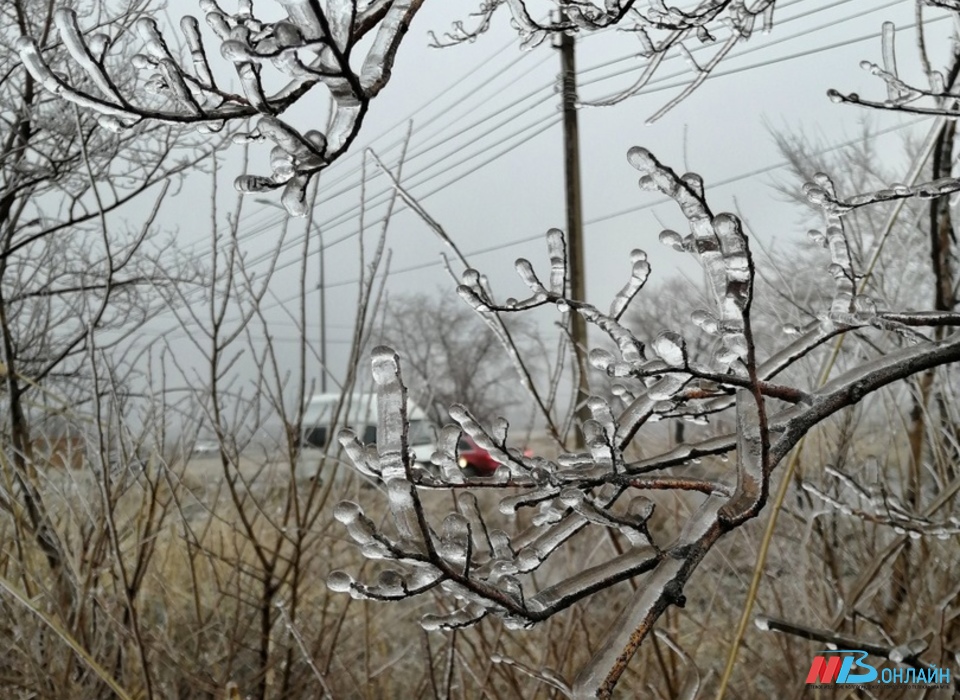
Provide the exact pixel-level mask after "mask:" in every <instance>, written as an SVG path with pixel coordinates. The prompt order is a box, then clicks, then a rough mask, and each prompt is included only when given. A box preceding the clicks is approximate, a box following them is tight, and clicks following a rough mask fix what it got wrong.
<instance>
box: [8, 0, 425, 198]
mask: <svg viewBox="0 0 960 700" xmlns="http://www.w3.org/2000/svg"><path fill="white" fill-rule="evenodd" d="M280 4H281V5H282V6H283V8H284V10H285V11H286V17H284V18H282V19H280V20H277V21H266V20H263V19H260V18H258V17H257V16H256V14H255V13H254V6H253V3H252V2H242V3H240V7H239V9H238V10H237V11H236V12H234V13H229V12H226V11H224V10H223V9H221V8H220V6H219V5H218V4H217V2H216V1H215V0H201V2H200V7H201V10H202V11H203V13H204V19H205V20H206V24H207V25H208V27H209V28H210V30H211V31H212V32H213V34H214V35H215V37H216V40H217V41H219V48H220V51H219V53H220V57H221V58H222V59H223V60H225V61H226V62H228V63H229V64H231V65H232V67H233V70H234V73H235V76H236V80H237V82H238V84H239V87H240V90H241V92H240V93H239V94H238V93H236V92H233V91H231V90H230V89H228V88H225V87H221V86H220V85H219V84H218V83H217V81H216V80H215V78H214V70H213V69H212V67H211V63H212V61H211V56H210V52H209V50H208V48H207V46H206V44H205V42H204V38H203V33H202V32H201V29H200V22H199V20H198V19H197V18H195V17H192V16H186V17H184V18H183V20H182V21H181V23H180V30H181V32H182V35H183V37H182V39H183V43H184V45H185V48H186V51H187V53H188V58H181V57H180V56H179V55H178V52H177V51H176V50H174V49H173V48H171V43H170V42H169V41H168V40H167V38H166V37H165V36H164V35H163V33H162V32H161V31H160V29H159V27H158V25H157V23H156V22H155V21H154V20H153V19H151V18H142V19H140V20H139V21H138V22H137V25H136V28H137V31H138V32H139V34H140V37H141V40H142V42H143V46H144V48H143V51H142V52H141V53H138V54H136V55H135V56H133V57H132V59H131V60H130V63H132V65H133V66H134V67H135V68H136V69H137V70H139V71H140V72H141V73H142V74H145V81H144V83H143V90H144V91H145V92H146V93H147V95H145V96H143V95H141V96H139V98H138V96H135V95H132V94H124V92H123V91H122V90H120V89H119V88H118V87H117V81H115V80H114V78H113V76H114V75H115V74H119V73H120V71H122V70H124V68H125V64H124V61H123V57H122V56H111V55H108V51H107V50H105V49H104V50H95V49H96V48H98V47H100V46H101V45H102V46H103V47H109V46H110V45H111V44H110V42H109V41H102V40H100V39H97V40H96V46H94V41H95V39H94V38H87V37H85V36H84V35H83V33H82V31H81V29H80V26H79V23H78V20H77V16H76V13H75V12H73V11H72V10H70V9H61V10H58V11H57V13H56V15H55V21H56V25H57V29H58V31H59V33H60V36H61V38H62V39H63V42H64V44H65V46H66V48H67V50H68V52H69V54H70V56H71V58H72V59H73V61H74V62H75V63H76V64H77V66H78V67H79V68H81V69H82V71H83V72H84V73H85V74H86V76H87V78H88V79H89V81H90V82H91V83H92V85H93V86H94V87H96V93H94V92H91V91H89V90H87V89H86V88H84V87H81V86H79V85H77V84H72V83H71V82H69V81H68V80H67V79H66V78H64V77H63V76H62V75H61V74H60V73H59V72H58V71H57V67H55V66H51V65H49V63H48V62H47V60H46V59H45V57H44V55H43V53H42V52H41V51H40V50H39V48H38V46H37V43H36V42H35V41H34V39H32V38H30V37H21V38H20V40H19V41H18V43H17V50H18V51H19V52H20V56H21V59H22V60H23V63H24V65H25V66H26V67H27V69H28V70H29V71H30V73H31V74H32V75H33V76H34V78H36V80H37V81H38V82H40V84H41V85H43V86H44V87H45V88H46V89H47V90H49V91H51V92H53V93H54V94H57V95H59V96H61V97H63V98H64V99H67V100H70V101H72V102H74V103H76V104H78V105H80V106H82V107H85V108H89V109H92V110H95V111H97V112H99V113H100V114H101V115H102V116H101V119H100V123H101V125H103V126H104V127H105V128H109V129H112V130H122V129H126V128H130V127H132V126H134V125H136V124H138V123H139V122H141V121H143V120H151V121H159V122H166V123H172V124H196V125H197V126H198V128H199V129H201V130H207V131H210V130H214V131H215V130H219V129H221V128H223V126H224V125H225V124H226V123H227V122H231V121H235V120H238V119H248V118H252V117H260V119H259V120H258V122H257V123H256V124H255V125H254V127H253V129H251V130H250V131H249V132H248V133H246V134H245V135H243V136H242V138H243V139H246V140H253V141H266V142H268V143H270V144H272V151H271V153H270V167H271V172H270V174H269V175H266V176H263V175H249V174H248V175H243V176H241V177H239V178H237V180H236V187H237V189H238V190H239V191H241V192H266V191H270V190H276V189H281V190H283V196H282V200H281V201H282V202H283V204H284V206H285V207H286V209H287V211H288V212H290V213H291V214H295V215H304V214H305V213H306V199H305V197H306V187H307V184H308V183H309V181H310V178H311V177H313V176H314V175H315V174H316V173H317V172H319V171H320V170H322V169H324V168H325V167H327V166H328V165H329V164H330V163H332V162H333V161H334V160H336V159H337V158H339V157H340V156H341V155H342V154H343V153H344V152H346V150H347V149H348V148H349V146H350V144H351V143H352V142H353V140H354V138H355V137H356V135H357V133H358V132H359V130H360V127H361V125H362V123H363V117H364V115H365V113H366V111H367V108H368V106H369V103H370V100H372V99H373V98H375V97H376V96H377V95H378V94H379V93H380V91H381V90H382V89H383V87H384V86H385V85H386V83H387V81H388V80H389V78H390V73H391V69H392V67H393V62H394V59H395V58H396V54H397V50H398V49H399V46H400V42H401V39H402V37H403V36H404V34H405V33H406V31H407V28H408V27H409V24H410V21H411V19H412V18H413V16H414V15H415V14H416V13H417V11H418V10H419V9H420V6H421V5H422V4H423V0H388V1H386V2H372V3H366V5H365V6H364V7H363V8H362V9H360V7H359V5H358V3H357V2H356V1H355V0H348V1H339V0H329V1H328V2H326V3H325V4H324V6H321V5H320V3H319V2H312V1H311V0H284V1H282V2H281V3H280ZM370 32H373V39H372V41H370V42H369V43H364V44H363V46H364V49H365V54H364V56H363V58H362V60H361V61H359V67H357V66H356V65H355V63H356V62H355V61H354V60H353V59H354V54H355V53H356V51H355V49H356V48H357V46H358V44H359V43H360V41H361V40H362V39H363V38H364V37H365V35H366V34H368V33H370ZM265 68H268V69H270V71H275V72H278V73H279V74H280V75H281V76H282V80H281V82H280V84H279V85H276V86H274V87H272V88H271V87H268V86H267V85H266V83H265V75H267V74H268V72H265V71H264V69H265ZM317 86H324V87H325V88H326V90H327V93H328V94H329V97H330V101H331V105H332V111H331V118H330V120H329V123H328V124H327V125H326V126H325V127H323V128H322V130H321V128H320V127H321V125H319V124H313V125H310V126H309V127H308V128H306V129H303V130H300V129H298V128H296V127H294V126H292V125H291V124H289V123H287V122H285V121H283V120H282V119H281V118H280V116H279V115H281V114H282V113H283V112H285V111H286V110H287V109H289V108H290V107H291V106H292V105H293V104H294V103H296V102H297V101H299V100H300V99H301V98H303V97H304V96H305V95H306V94H307V93H309V92H311V91H313V90H314V88H316V87H317Z"/></svg>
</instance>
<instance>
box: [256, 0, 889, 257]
mask: <svg viewBox="0 0 960 700" xmlns="http://www.w3.org/2000/svg"><path fill="white" fill-rule="evenodd" d="M800 1H801V0H794V2H791V3H788V5H787V6H791V5H793V4H796V3H797V2H800ZM849 1H852V0H842V2H849ZM894 1H896V0H894ZM891 4H893V3H888V4H887V5H882V6H879V7H876V8H873V9H871V10H868V11H865V12H860V13H858V14H856V15H854V16H851V17H846V18H843V19H841V20H839V21H838V22H835V23H834V24H837V23H842V22H846V21H850V20H851V19H859V18H860V17H862V16H864V15H865V14H868V13H869V12H875V11H877V10H879V9H884V8H885V7H887V6H889V5H891ZM835 6H836V5H831V6H820V7H818V8H816V9H815V10H811V11H807V12H804V13H802V14H801V15H797V16H790V17H786V18H783V19H782V20H780V24H779V26H783V25H784V24H789V23H790V22H791V21H794V20H795V19H797V18H800V17H806V16H809V15H811V14H813V13H815V12H822V11H826V10H830V9H833V8H834V7H835ZM820 29H822V27H817V28H815V29H814V30H807V31H805V32H801V33H799V34H795V35H790V36H787V37H782V38H780V39H777V40H774V41H771V42H767V43H765V44H764V45H763V46H754V47H746V48H745V49H743V50H742V51H740V52H738V53H737V54H734V55H732V56H731V57H730V59H729V60H732V59H734V58H735V57H737V56H741V55H745V54H748V53H752V52H753V51H756V50H762V49H767V48H769V47H772V46H776V45H777V44H779V43H782V42H784V41H790V40H793V39H795V38H798V37H800V36H805V35H806V34H808V33H810V32H811V31H819V30H820ZM709 48H710V47H709V46H707V45H701V46H697V47H694V49H693V51H694V53H696V52H697V51H702V50H708V49H709ZM503 50H504V49H503V48H501V49H500V50H499V51H498V52H497V53H498V54H499V53H501V52H502V51H503ZM520 58H522V56H521V57H518V58H517V59H514V61H513V62H511V65H515V63H516V62H517V61H519V60H520ZM549 58H550V56H549V55H547V56H545V57H543V58H542V59H541V60H540V61H538V62H537V63H536V65H535V66H533V67H532V68H535V67H538V66H539V65H542V63H544V62H545V61H546V60H548V59H549ZM624 58H628V59H636V54H629V55H628V56H626V57H624ZM675 58H677V56H676V55H673V54H671V55H670V56H668V57H667V59H665V60H670V59H675ZM532 68H531V69H530V70H532ZM530 70H528V71H526V72H525V73H524V74H526V73H529V72H530ZM591 70H593V68H587V69H584V71H581V73H582V72H589V71H591ZM625 72H629V71H619V72H617V73H613V74H609V75H606V76H600V77H598V78H593V79H591V80H588V81H584V82H583V83H582V86H587V85H592V84H595V83H598V82H602V81H603V80H608V79H611V78H614V77H619V76H620V75H623V74H624V73H625ZM685 73H686V72H685V71H680V72H677V73H673V74H670V75H666V76H661V77H658V79H657V80H654V81H652V82H651V84H657V83H660V82H663V81H664V80H667V79H670V78H672V77H678V76H680V75H684V74H685ZM502 74H503V73H502V72H499V73H498V74H497V75H498V76H499V75H502ZM468 75H469V73H468ZM495 77H497V76H493V77H491V78H490V79H488V80H487V81H485V84H487V83H489V82H490V81H491V80H493V79H494V78H495ZM514 82H515V79H514V80H511V81H510V82H508V84H507V85H506V86H504V87H509V86H510V85H512V84H514ZM555 85H556V81H555V79H554V80H551V81H549V82H546V83H544V84H542V85H540V86H539V87H537V88H535V89H534V90H533V91H530V92H528V93H527V94H525V95H523V96H521V97H520V98H517V99H515V100H514V101H513V102H511V103H509V104H508V105H507V106H506V107H500V108H499V109H498V112H501V111H502V110H506V109H510V108H512V107H514V106H518V105H521V104H523V103H524V102H525V101H527V100H529V99H530V98H531V97H534V96H536V95H537V94H539V93H542V92H545V91H547V94H546V95H544V96H542V97H541V99H540V100H538V101H537V102H536V103H535V105H533V106H529V105H526V106H524V107H523V109H521V110H519V111H518V113H517V114H515V115H512V118H513V119H515V118H516V117H517V116H518V115H525V114H527V113H528V112H529V110H530V109H531V108H532V107H536V106H539V105H541V104H543V103H544V102H546V101H547V100H548V99H549V97H550V95H552V93H553V88H554V87H555ZM670 87H672V86H670ZM475 94H477V93H476V92H473V93H472V95H475ZM423 107H424V105H421V108H419V109H418V110H415V113H416V112H419V111H420V109H422V108H423ZM498 112H494V113H493V114H492V115H488V116H484V117H482V118H480V119H477V120H475V121H474V122H473V123H472V124H471V125H470V126H471V127H476V126H479V125H481V124H484V123H486V122H488V121H489V120H490V119H491V118H492V117H493V116H495V115H496V114H498ZM441 113H442V112H441ZM552 116H554V115H546V116H544V117H542V118H541V119H542V121H541V122H539V123H543V122H544V121H546V120H547V119H549V118H550V117H552ZM430 121H431V122H432V120H430ZM509 121H510V119H504V120H501V123H507V122H509ZM451 124H456V120H454V121H452V122H451ZM399 125H400V123H398V124H396V125H394V127H391V128H397V127H398V126H399ZM424 126H425V124H423V125H418V126H417V127H416V129H415V133H420V131H422V129H423V127H424ZM529 126H530V127H531V128H533V125H532V124H531V125H529ZM466 130H467V128H462V129H460V130H458V131H457V132H456V133H455V134H453V135H451V136H450V137H448V138H446V139H443V140H442V141H440V142H439V143H435V144H433V145H432V146H430V147H429V148H427V149H426V150H433V149H434V148H437V147H439V146H441V145H445V144H447V143H449V142H450V141H452V140H453V139H454V138H456V137H458V136H460V135H463V133H465V131H466ZM490 132H491V129H490V128H489V127H488V128H487V130H486V131H485V132H484V133H483V134H482V135H481V136H480V137H474V138H473V139H472V142H473V143H476V142H477V141H478V139H479V138H482V136H486V135H488V134H489V133H490ZM510 137H511V136H510V135H508V136H507V137H506V138H507V139H509V138H510ZM378 138H379V137H378ZM431 138H432V137H431ZM399 142H400V141H399V140H398V141H396V142H395V144H396V143H399ZM502 142H503V141H501V142H500V143H502ZM395 144H392V145H395ZM495 145H499V144H495ZM459 150H460V149H459V148H457V149H454V150H453V151H452V152H451V153H448V154H446V155H445V156H444V157H443V158H438V159H435V160H434V161H431V162H430V163H429V164H427V165H425V166H423V167H421V168H420V169H419V170H418V171H416V172H415V173H413V175H412V177H415V176H417V175H420V174H422V173H424V172H425V171H426V170H427V169H429V168H431V167H434V166H436V165H438V164H440V163H442V162H443V160H444V159H446V158H450V157H452V156H453V155H455V154H456V153H458V152H459ZM354 154H356V155H362V149H356V150H355V151H354ZM382 154H383V151H381V155H382ZM421 155H423V151H422V147H421V150H418V149H417V148H414V149H412V150H411V153H410V155H409V156H408V158H407V159H406V161H405V162H412V161H414V160H416V159H417V158H418V157H419V156H421ZM478 155H479V154H478V153H474V157H477V156H478ZM467 160H469V158H467V157H461V158H460V160H459V161H457V163H456V164H455V165H460V164H462V163H464V162H466V161H467ZM487 162H489V161H487ZM358 171H359V166H357V167H354V168H352V169H351V170H350V173H349V174H355V173H357V172H358ZM445 173H446V170H444V171H441V172H440V173H436V174H435V175H434V177H440V176H442V175H443V174H445ZM346 177H347V175H346V174H340V173H338V177H337V180H338V181H342V180H343V179H345V178H346ZM430 179H433V178H427V180H430ZM457 179H458V180H459V179H462V178H457ZM423 183H424V181H423V180H421V181H417V182H414V183H413V184H412V185H411V187H417V186H420V185H422V184H423ZM359 187H360V183H359V182H353V183H351V184H349V185H347V186H345V187H342V188H341V189H340V190H337V191H336V192H334V193H332V194H328V193H326V191H325V190H324V189H323V188H321V190H320V192H319V198H320V199H321V200H323V201H325V202H329V201H330V200H331V199H333V198H335V197H336V196H339V195H341V194H345V193H348V192H350V191H354V190H358V189H359ZM390 191H391V190H390V188H385V189H384V190H381V191H379V192H377V193H376V194H375V195H373V197H372V198H371V201H370V204H371V206H377V205H379V204H382V203H384V202H385V201H386V200H387V198H389V196H390ZM436 191H438V190H433V191H432V192H431V194H432V193H433V192H436ZM358 211H359V205H358V204H353V205H350V206H349V207H347V208H346V209H344V210H341V211H339V212H338V213H337V214H335V215H333V216H332V217H328V218H327V219H326V220H325V221H323V222H320V223H318V224H317V227H318V228H320V229H321V230H326V229H329V228H331V227H334V226H337V225H340V224H342V223H344V222H345V221H349V220H352V219H354V218H355V216H356V213H357V212H358ZM284 216H285V214H280V213H278V214H275V215H274V216H273V217H271V218H269V220H268V221H267V222H265V223H264V224H262V225H260V226H257V227H256V228H254V229H250V230H247V231H244V232H242V233H241V234H240V236H239V240H240V241H243V240H248V239H250V238H252V237H254V236H256V235H259V234H260V233H262V232H264V231H266V230H269V229H270V228H273V227H274V226H277V225H279V224H280V222H281V221H282V219H283V217H284ZM353 235H356V232H354V233H353ZM350 237H352V236H347V237H344V238H342V239H337V242H341V241H342V240H347V239H348V238H350ZM289 245H290V246H295V245H296V242H295V241H291V242H290V243H289ZM264 259H266V257H264ZM260 262H263V260H260Z"/></svg>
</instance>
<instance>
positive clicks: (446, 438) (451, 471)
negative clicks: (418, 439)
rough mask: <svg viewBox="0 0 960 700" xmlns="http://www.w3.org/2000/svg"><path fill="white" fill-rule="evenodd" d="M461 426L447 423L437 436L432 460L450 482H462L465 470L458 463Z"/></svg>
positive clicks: (443, 477)
mask: <svg viewBox="0 0 960 700" xmlns="http://www.w3.org/2000/svg"><path fill="white" fill-rule="evenodd" d="M460 435H461V432H460V428H458V427H457V426H455V425H445V426H444V427H443V429H442V430H441V431H440V436H439V437H438V438H437V451H436V452H434V453H433V455H432V457H431V458H430V461H431V462H432V463H433V464H435V465H436V466H437V467H439V469H440V477H441V478H442V479H443V480H444V481H445V482H447V483H448V484H462V483H463V471H461V469H460V465H458V464H457V444H458V443H459V442H460Z"/></svg>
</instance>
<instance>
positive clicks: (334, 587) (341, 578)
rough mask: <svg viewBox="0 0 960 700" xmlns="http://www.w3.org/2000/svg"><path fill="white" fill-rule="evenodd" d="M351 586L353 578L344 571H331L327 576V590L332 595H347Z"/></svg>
mask: <svg viewBox="0 0 960 700" xmlns="http://www.w3.org/2000/svg"><path fill="white" fill-rule="evenodd" d="M353 586H354V580H353V577H352V576H351V575H350V574H348V573H347V572H345V571H332V572H330V575H329V576H327V588H329V589H330V590H331V591H333V592H334V593H349V592H350V591H351V590H352V589H353Z"/></svg>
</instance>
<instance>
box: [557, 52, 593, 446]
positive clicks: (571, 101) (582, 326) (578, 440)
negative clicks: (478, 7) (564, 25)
mask: <svg viewBox="0 0 960 700" xmlns="http://www.w3.org/2000/svg"><path fill="white" fill-rule="evenodd" d="M575 43H576V41H575V39H574V38H573V37H572V36H570V35H569V34H566V33H564V34H561V35H560V66H561V73H560V81H561V84H562V95H563V165H564V173H565V177H566V199H567V261H568V263H569V274H570V280H569V286H570V290H569V294H570V296H571V298H573V299H575V300H577V301H583V299H584V297H585V296H586V274H585V270H584V265H583V204H582V199H581V193H580V130H579V126H578V123H577V63H576V56H575V53H574V44H575ZM570 337H571V338H572V340H573V347H574V357H575V358H576V361H577V383H576V394H577V418H578V419H579V422H580V423H583V421H584V420H586V419H587V418H589V417H590V412H589V411H588V410H587V397H589V396H590V382H589V380H588V377H587V324H586V321H584V320H583V316H581V315H580V314H578V313H577V312H575V311H571V312H570ZM574 443H575V447H577V448H581V447H583V433H582V432H581V431H580V430H575V431H574Z"/></svg>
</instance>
